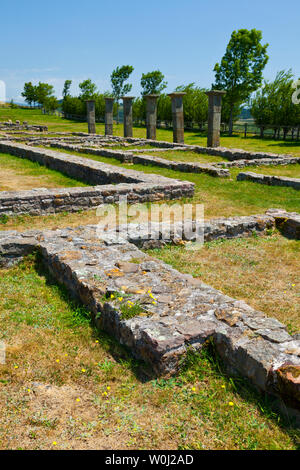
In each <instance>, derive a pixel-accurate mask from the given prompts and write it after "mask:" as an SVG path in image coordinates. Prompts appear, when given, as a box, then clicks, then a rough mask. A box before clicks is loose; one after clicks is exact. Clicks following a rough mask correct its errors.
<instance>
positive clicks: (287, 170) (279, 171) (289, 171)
mask: <svg viewBox="0 0 300 470" xmlns="http://www.w3.org/2000/svg"><path fill="white" fill-rule="evenodd" d="M241 171H252V172H254V173H260V174H263V175H273V176H288V177H289V178H300V164H298V165H279V166H260V167H250V166H249V167H245V168H241V169H239V172H241ZM231 173H232V174H235V172H234V171H232V170H231Z"/></svg>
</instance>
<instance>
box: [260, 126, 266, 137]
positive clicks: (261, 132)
mask: <svg viewBox="0 0 300 470" xmlns="http://www.w3.org/2000/svg"><path fill="white" fill-rule="evenodd" d="M264 130H265V128H264V127H263V126H261V128H260V138H261V139H263V138H264Z"/></svg>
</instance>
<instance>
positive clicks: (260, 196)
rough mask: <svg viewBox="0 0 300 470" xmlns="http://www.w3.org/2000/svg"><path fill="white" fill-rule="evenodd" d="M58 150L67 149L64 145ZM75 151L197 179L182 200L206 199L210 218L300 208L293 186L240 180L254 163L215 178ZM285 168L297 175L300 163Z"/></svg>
mask: <svg viewBox="0 0 300 470" xmlns="http://www.w3.org/2000/svg"><path fill="white" fill-rule="evenodd" d="M57 150H58V151H60V152H63V150H61V149H57ZM72 154H74V155H80V156H83V157H86V158H91V159H93V160H97V161H100V162H104V163H109V164H111V165H116V166H120V167H122V168H130V169H133V170H138V171H142V172H144V173H155V174H160V175H163V176H167V177H170V178H175V179H178V180H183V181H191V182H193V183H195V196H194V197H193V198H192V199H189V200H186V199H183V200H181V202H193V203H203V204H204V210H205V217H206V218H212V217H221V216H224V217H230V216H235V215H236V216H237V215H250V214H255V213H262V212H264V211H266V210H267V209H270V208H282V209H286V210H287V211H291V212H294V211H295V212H300V194H299V191H297V190H295V189H293V188H285V187H281V188H278V187H276V186H265V185H259V184H257V183H252V182H250V181H236V176H237V174H238V173H240V172H241V171H253V167H249V168H247V167H246V168H243V169H239V168H232V169H231V170H230V175H231V177H230V178H215V177H213V176H209V175H206V174H204V173H199V174H193V173H182V172H179V171H174V170H168V169H165V168H159V167H155V166H150V165H149V166H148V165H147V166H145V165H140V164H135V165H132V164H129V165H128V164H125V163H120V162H119V161H118V160H116V159H114V158H109V157H101V156H98V155H88V154H84V153H77V152H72ZM261 168H263V171H264V172H265V173H266V174H271V173H268V172H271V171H273V169H272V168H270V167H265V168H264V167H259V169H258V172H262V170H261ZM285 169H286V171H288V172H289V174H294V175H295V176H294V177H296V175H297V174H298V173H297V171H298V165H287V166H286V167H285V168H281V167H276V168H275V169H274V170H275V171H279V172H280V170H281V171H282V172H284V170H285Z"/></svg>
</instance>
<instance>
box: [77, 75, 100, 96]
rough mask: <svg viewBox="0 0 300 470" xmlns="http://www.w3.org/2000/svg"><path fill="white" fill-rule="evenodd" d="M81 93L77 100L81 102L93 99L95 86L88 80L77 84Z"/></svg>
mask: <svg viewBox="0 0 300 470" xmlns="http://www.w3.org/2000/svg"><path fill="white" fill-rule="evenodd" d="M79 88H80V90H81V93H80V95H79V98H80V99H81V100H83V101H85V100H90V99H93V98H95V96H96V94H97V85H96V84H95V83H93V82H92V80H91V79H90V78H88V79H87V80H84V81H83V82H81V83H79Z"/></svg>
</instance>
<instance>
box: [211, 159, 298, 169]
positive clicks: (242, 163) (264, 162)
mask: <svg viewBox="0 0 300 470" xmlns="http://www.w3.org/2000/svg"><path fill="white" fill-rule="evenodd" d="M297 164H300V157H290V158H289V157H281V158H261V159H258V160H257V159H255V160H235V161H233V162H217V163H214V166H216V167H221V168H244V167H247V166H279V165H297Z"/></svg>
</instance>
